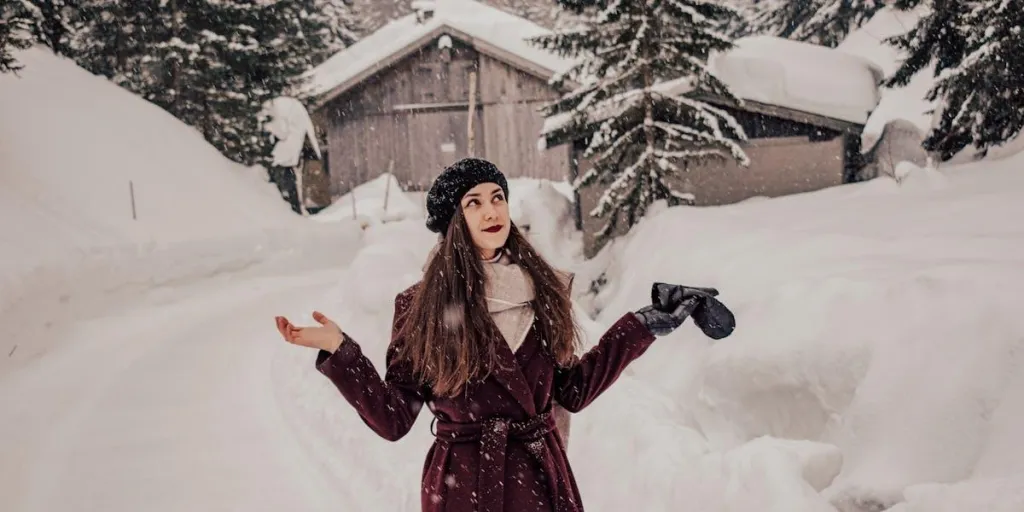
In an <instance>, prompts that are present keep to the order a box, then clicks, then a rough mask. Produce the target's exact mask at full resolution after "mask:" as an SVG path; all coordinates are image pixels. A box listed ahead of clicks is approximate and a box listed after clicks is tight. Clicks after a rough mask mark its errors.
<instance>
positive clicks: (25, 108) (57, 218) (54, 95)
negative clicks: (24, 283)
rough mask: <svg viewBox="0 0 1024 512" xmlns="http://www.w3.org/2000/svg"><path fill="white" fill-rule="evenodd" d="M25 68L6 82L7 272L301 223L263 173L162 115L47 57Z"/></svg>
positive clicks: (0, 131)
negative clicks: (117, 249)
mask: <svg viewBox="0 0 1024 512" xmlns="http://www.w3.org/2000/svg"><path fill="white" fill-rule="evenodd" d="M18 60H19V61H21V62H23V63H24V64H25V69H24V71H23V72H22V73H21V77H20V78H19V77H18V76H15V75H13V74H5V75H2V76H0V91H2V92H0V140H3V141H4V148H5V149H4V152H3V154H2V158H3V160H2V165H0V208H2V212H3V213H2V214H0V219H3V220H2V221H0V233H2V235H3V237H4V240H5V244H4V245H5V247H7V248H10V251H9V252H8V251H5V263H8V262H10V260H11V259H14V260H18V261H24V260H30V261H40V260H48V259H52V258H68V257H72V258H73V257H75V256H76V255H81V253H83V252H88V251H89V250H90V249H92V248H95V247H104V246H117V245H122V244H144V243H153V244H166V243H172V242H175V241H184V240H194V239H200V238H217V237H221V236H224V235H225V234H237V233H242V232H253V231H260V230H264V229H268V228H278V227H287V226H294V225H296V222H297V220H296V219H295V218H294V216H292V215H289V214H288V208H287V204H286V203H285V202H284V201H282V200H281V198H280V196H279V195H277V194H276V191H275V190H274V188H273V186H272V185H270V184H269V182H264V181H262V180H261V179H259V178H258V177H256V176H257V173H258V171H257V170H255V169H246V168H244V167H242V166H240V165H237V164H235V163H233V162H231V161H229V160H227V159H226V158H224V157H223V156H221V155H220V153H218V152H217V151H216V149H214V148H213V147H212V146H210V145H209V144H207V143H206V142H205V141H204V140H203V138H202V136H201V135H200V134H199V133H198V132H197V131H195V130H193V129H192V128H190V127H188V126H186V125H184V124H182V123H181V122H179V121H177V120H176V119H174V118H173V117H172V116H171V115H169V114H167V113H166V112H164V111H163V110H161V109H160V108H158V107H156V106H155V105H152V104H150V103H148V102H146V101H144V100H142V99H140V98H138V97H136V96H134V95H132V94H131V93H129V92H127V91H124V90H122V89H120V88H118V87H117V86H115V85H113V84H111V83H110V82H108V81H107V80H105V79H103V78H102V77H98V76H94V75H91V74H89V73H88V72H86V71H85V70H83V69H81V68H79V67H77V66H75V65H74V64H73V63H72V62H71V61H68V60H65V59H62V58H59V57H56V56H54V55H53V54H51V53H48V52H47V51H45V50H43V49H31V50H28V51H25V52H23V53H20V54H19V55H18ZM133 193H134V200H133V195H132V194H133ZM133 207H134V211H135V216H134V218H133Z"/></svg>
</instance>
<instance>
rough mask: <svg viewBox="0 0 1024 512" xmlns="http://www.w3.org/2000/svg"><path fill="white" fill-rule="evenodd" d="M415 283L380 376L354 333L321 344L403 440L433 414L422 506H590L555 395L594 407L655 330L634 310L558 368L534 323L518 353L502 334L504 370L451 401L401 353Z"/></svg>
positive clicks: (349, 387) (334, 370) (533, 510)
mask: <svg viewBox="0 0 1024 512" xmlns="http://www.w3.org/2000/svg"><path fill="white" fill-rule="evenodd" d="M413 289H414V287H412V288H409V289H407V290H405V291H404V292H402V293H400V294H399V295H398V296H397V297H396V299H395V321H394V322H393V326H392V327H393V330H392V341H391V344H390V346H389V347H388V350H387V356H386V364H387V368H386V372H385V376H384V378H383V379H382V378H381V376H380V374H379V373H378V372H377V370H376V369H375V368H374V366H373V364H372V363H371V362H370V361H369V359H367V357H366V356H365V355H364V354H363V353H362V350H361V349H360V347H359V344H358V343H356V342H355V341H353V340H351V339H348V338H346V340H345V341H344V342H343V343H342V344H341V346H340V347H338V350H337V351H336V352H334V353H328V352H325V351H321V352H320V353H319V355H318V357H317V360H316V368H317V370H319V371H320V372H321V373H323V375H325V376H326V377H327V378H329V379H330V380H331V382H332V383H333V384H334V385H335V387H337V388H338V390H339V391H340V392H341V394H342V395H343V396H344V397H345V399H346V400H347V401H348V402H349V403H350V404H351V405H352V406H353V407H354V408H355V409H356V411H357V412H358V413H359V416H360V417H361V418H362V420H363V421H364V422H365V423H366V424H367V425H368V426H369V427H370V428H371V429H373V431H374V432H376V433H377V434H378V435H380V436H381V437H383V438H384V439H387V440H390V441H396V440H398V439H400V438H402V437H403V436H404V435H405V434H406V433H408V432H409V430H410V428H411V427H412V425H413V422H414V421H415V420H416V417H417V415H418V413H419V411H420V409H421V407H422V406H423V405H424V404H426V405H427V406H428V408H429V409H430V411H431V412H432V413H433V415H434V423H432V425H431V432H432V433H433V434H434V435H435V441H434V443H433V445H432V446H431V447H430V449H429V450H428V452H427V456H426V461H425V462H424V466H423V473H422V482H421V494H420V500H421V504H422V510H423V512H582V511H583V503H582V501H581V499H580V493H579V489H578V488H577V486H576V481H575V479H574V477H573V473H572V470H571V469H570V467H569V462H568V460H567V459H566V452H565V447H564V446H563V445H562V441H561V438H560V436H559V435H558V432H557V429H556V426H555V421H554V418H553V417H552V415H551V413H550V412H551V406H552V401H553V400H557V401H558V403H560V404H561V405H562V406H563V407H564V408H565V409H567V410H568V411H570V412H578V411H580V410H582V409H583V408H584V407H586V406H587V405H588V404H590V403H591V402H592V401H593V400H594V399H595V398H597V397H598V396H599V395H600V394H601V393H602V392H603V391H604V390H606V389H608V387H609V386H611V384H612V383H613V382H615V380H616V379H617V378H618V377H619V375H620V374H621V373H622V371H623V370H624V369H625V368H626V366H627V365H628V364H629V363H630V362H632V361H633V360H635V359H636V358H637V357H639V356H640V355H641V354H643V353H644V352H645V351H646V350H647V348H648V347H650V346H651V343H652V342H653V341H654V339H655V337H654V335H653V334H651V332H650V331H649V330H648V329H647V327H646V326H644V325H643V324H642V323H641V322H640V321H639V320H638V319H637V318H636V317H635V316H634V315H633V314H631V313H627V314H625V315H623V316H622V317H621V318H619V320H618V321H616V322H615V324H614V325H612V326H611V328H610V329H608V331H607V332H605V333H604V335H603V336H602V337H601V339H600V342H599V343H598V345H597V346H595V347H593V348H592V349H590V350H589V351H588V352H587V353H586V354H584V355H583V356H582V357H581V358H579V359H578V360H577V361H576V362H575V364H574V365H573V366H571V367H570V368H568V369H565V368H559V367H557V366H556V365H555V361H554V359H553V357H552V356H551V355H550V352H549V351H548V350H547V348H546V347H545V345H544V342H543V341H542V340H541V339H540V336H539V331H538V330H537V324H536V321H535V322H534V325H533V326H532V327H531V328H530V332H529V333H528V334H527V337H526V340H525V341H523V343H522V345H520V347H519V348H518V349H517V350H516V353H514V354H513V353H512V350H511V348H509V346H508V344H507V343H505V341H504V340H495V343H498V344H499V346H500V347H501V349H500V351H499V355H500V358H501V361H500V363H501V366H502V368H499V369H496V370H495V371H493V372H492V373H491V375H489V376H488V377H487V378H486V379H483V380H482V381H480V382H478V383H471V384H470V385H468V386H467V387H466V388H465V389H464V391H463V392H462V393H461V394H459V395H457V396H455V397H451V398H439V397H435V396H433V395H432V394H431V391H430V389H429V388H428V387H424V386H421V385H419V384H418V383H417V382H416V380H415V379H414V378H413V375H412V373H411V368H409V366H408V364H407V363H397V362H396V361H395V357H394V356H395V354H396V352H397V351H399V350H401V348H402V340H401V339H397V338H396V336H395V333H397V332H398V330H399V328H400V327H401V322H402V319H403V317H404V316H405V315H404V313H405V311H406V310H407V308H408V307H409V305H410V303H411V299H412V291H413Z"/></svg>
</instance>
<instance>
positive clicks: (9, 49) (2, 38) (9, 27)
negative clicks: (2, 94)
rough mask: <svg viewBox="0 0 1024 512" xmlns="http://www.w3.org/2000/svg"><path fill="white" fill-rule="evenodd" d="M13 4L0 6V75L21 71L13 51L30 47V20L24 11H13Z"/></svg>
mask: <svg viewBox="0 0 1024 512" xmlns="http://www.w3.org/2000/svg"><path fill="white" fill-rule="evenodd" d="M15 3H17V2H13V3H9V4H5V5H3V6H0V73H10V72H17V71H19V70H21V69H22V68H23V67H24V66H22V65H21V64H19V63H18V61H17V59H15V58H14V51H15V50H24V49H26V48H29V47H30V46H32V36H31V33H30V32H29V30H30V26H31V22H32V20H31V18H30V17H29V15H28V12H27V11H26V10H23V9H21V8H20V7H19V8H18V9H15V5H14V4H15Z"/></svg>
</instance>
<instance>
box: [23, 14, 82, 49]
mask: <svg viewBox="0 0 1024 512" xmlns="http://www.w3.org/2000/svg"><path fill="white" fill-rule="evenodd" d="M20 3H21V5H22V6H24V7H25V8H26V9H27V11H28V14H29V17H30V19H31V23H30V25H29V31H30V33H31V34H32V37H33V38H34V39H35V40H36V41H38V42H40V43H42V44H44V45H46V46H47V47H49V48H50V49H51V50H52V51H53V53H56V54H57V55H67V56H73V53H72V49H71V47H70V43H71V39H72V38H73V36H74V34H75V21H76V18H77V15H78V10H77V5H76V2H75V1H74V0H20Z"/></svg>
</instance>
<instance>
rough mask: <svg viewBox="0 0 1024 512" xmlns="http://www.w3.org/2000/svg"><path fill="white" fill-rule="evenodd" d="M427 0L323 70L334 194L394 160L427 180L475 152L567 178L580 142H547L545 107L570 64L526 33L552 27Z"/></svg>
mask: <svg viewBox="0 0 1024 512" xmlns="http://www.w3.org/2000/svg"><path fill="white" fill-rule="evenodd" d="M425 5H426V7H421V8H420V10H419V11H417V12H415V13H414V14H411V15H409V16H406V17H404V18H401V19H399V20H396V21H394V22H391V23H389V24H387V25H385V26H384V27H382V28H381V29H379V30H378V31H376V32H374V33H372V34H370V35H369V36H367V37H366V38H364V39H362V40H361V41H359V42H358V43H357V44H355V45H353V46H351V47H349V48H347V49H345V50H344V51H342V52H340V53H339V54H337V55H335V56H333V57H331V58H330V59H328V60H327V61H326V62H324V63H323V64H321V65H320V66H319V67H318V68H317V69H316V70H315V72H314V76H313V81H312V82H313V85H312V89H311V91H310V93H311V95H312V96H313V97H314V98H315V101H314V103H313V107H312V109H311V110H312V117H313V121H314V124H315V125H316V126H317V131H318V135H319V139H320V141H321V143H322V147H323V150H324V153H325V161H326V163H327V175H328V176H329V178H328V180H326V181H327V183H329V187H330V190H329V195H330V196H332V197H338V196H340V195H342V194H344V193H346V192H347V191H348V190H350V189H351V188H352V187H353V186H358V185H359V184H361V183H364V182H367V181H370V180H372V179H374V178H376V177H378V176H380V175H381V173H384V172H389V171H390V172H391V173H392V174H394V175H395V176H396V178H397V179H398V181H399V183H400V184H401V185H402V186H403V187H405V188H406V189H407V190H423V189H425V188H426V187H428V186H429V184H430V183H431V181H432V180H433V178H434V177H435V176H436V175H437V174H438V173H439V172H440V171H441V170H442V169H443V168H444V167H445V166H446V165H448V164H450V163H452V162H454V161H455V160H457V159H459V158H462V157H465V156H468V155H472V156H479V157H482V158H486V159H488V160H491V161H493V162H494V163H495V164H497V165H498V167H499V168H500V169H502V171H503V172H504V173H505V174H506V175H507V176H509V177H534V178H548V179H552V180H559V181H562V180H566V179H568V175H567V173H568V171H569V168H570V166H569V156H570V147H569V146H566V147H564V148H561V149H553V150H548V151H541V150H539V149H538V148H537V136H538V135H539V134H540V132H541V128H542V126H543V124H544V118H543V116H542V115H541V114H540V112H539V108H540V107H541V106H542V105H543V104H544V103H546V102H547V101H550V100H551V99H554V98H557V97H558V96H559V92H558V91H556V90H554V89H553V88H552V87H551V86H549V85H548V79H549V78H550V77H551V76H553V74H554V73H555V72H556V71H558V70H561V69H564V68H565V66H566V61H565V60H564V59H561V58H559V57H557V56H554V55H553V54H551V53H549V52H546V51H544V50H541V49H539V48H536V47H533V46H531V45H529V44H528V43H527V42H526V41H525V38H527V37H531V36H535V35H540V34H544V33H546V32H547V31H546V29H544V28H543V27H541V26H539V25H536V24H534V23H532V22H530V21H527V20H525V19H522V18H520V17H517V16H514V15H511V14H508V13H506V12H504V11H501V10H498V9H496V8H493V7H489V6H487V5H485V4H481V3H477V2H473V1H470V0H446V1H444V2H438V3H437V4H436V7H430V5H432V4H425ZM321 183H323V181H321ZM310 195H311V196H316V195H317V194H316V191H310ZM324 195H326V194H320V196H321V197H322V196H324Z"/></svg>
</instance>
